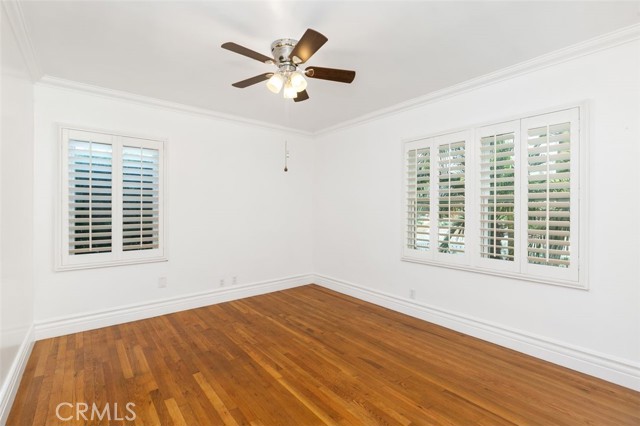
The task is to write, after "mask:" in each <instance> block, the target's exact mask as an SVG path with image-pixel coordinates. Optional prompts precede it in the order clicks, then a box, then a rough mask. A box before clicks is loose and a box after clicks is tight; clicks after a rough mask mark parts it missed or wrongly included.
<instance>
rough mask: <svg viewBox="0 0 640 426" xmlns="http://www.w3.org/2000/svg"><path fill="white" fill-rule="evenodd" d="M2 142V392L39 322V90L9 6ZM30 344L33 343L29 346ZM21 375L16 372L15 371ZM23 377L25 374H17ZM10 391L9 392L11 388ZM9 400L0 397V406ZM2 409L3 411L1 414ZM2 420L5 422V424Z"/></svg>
mask: <svg viewBox="0 0 640 426" xmlns="http://www.w3.org/2000/svg"><path fill="white" fill-rule="evenodd" d="M0 10H2V17H1V20H0V27H1V29H2V35H1V37H2V49H1V52H2V57H1V58H0V66H1V68H2V82H1V88H0V90H1V98H2V100H1V108H2V131H1V135H0V137H1V139H0V242H1V243H0V387H2V385H6V384H7V381H8V380H10V379H11V377H9V374H10V369H11V366H12V365H13V364H14V363H15V362H16V360H17V359H18V358H19V357H20V355H21V354H20V353H19V348H20V345H21V344H22V343H23V341H25V340H29V339H30V338H31V337H30V335H29V334H28V332H29V329H30V327H31V324H32V322H33V298H34V293H33V272H32V271H33V85H32V83H31V79H30V76H29V73H28V69H27V66H26V65H25V62H24V60H23V57H22V54H21V52H20V49H19V48H18V45H17V42H16V38H15V36H14V34H13V32H12V29H11V26H10V25H9V23H8V21H7V16H6V12H5V9H4V7H0ZM27 343H28V342H27ZM13 373H15V372H13ZM16 374H19V373H16ZM5 389H6V388H5ZM4 397H6V395H4V394H0V403H4V402H6V400H4ZM0 405H2V404H0ZM1 408H3V407H2V406H0V414H3V413H2V412H1V411H2V410H1ZM1 422H2V420H1V419H0V423H1Z"/></svg>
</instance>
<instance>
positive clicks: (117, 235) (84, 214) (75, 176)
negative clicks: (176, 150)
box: [55, 127, 166, 270]
mask: <svg viewBox="0 0 640 426" xmlns="http://www.w3.org/2000/svg"><path fill="white" fill-rule="evenodd" d="M60 136H61V150H60V154H61V156H60V160H61V161H60V166H61V168H60V169H61V176H60V178H61V179H60V192H61V197H60V199H61V202H60V203H59V204H58V205H59V206H60V211H59V213H60V218H61V223H60V226H59V227H57V229H56V239H57V240H58V242H59V247H60V249H59V250H56V254H55V267H56V269H57V270H66V269H81V268H92V267H102V266H112V265H121V264H131V263H146V262H160V261H165V260H166V257H165V255H164V253H165V251H164V250H165V246H164V241H163V240H164V238H163V232H164V230H163V222H164V207H163V206H164V199H163V195H162V194H163V193H162V191H163V171H164V163H163V161H164V143H163V142H162V141H157V140H151V139H139V138H132V137H126V136H117V135H113V134H107V133H103V132H91V131H87V130H80V129H74V128H68V127H61V128H60Z"/></svg>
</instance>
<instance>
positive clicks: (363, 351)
mask: <svg viewBox="0 0 640 426" xmlns="http://www.w3.org/2000/svg"><path fill="white" fill-rule="evenodd" d="M63 402H68V403H71V404H77V403H84V404H87V405H88V406H89V407H90V406H91V405H92V404H95V405H96V406H97V408H98V409H99V410H103V409H104V407H105V405H106V404H108V405H109V410H110V411H109V413H108V414H109V418H106V417H105V418H102V419H97V420H96V419H94V420H93V421H92V420H86V421H85V420H83V419H82V418H81V417H80V418H79V419H78V414H77V410H76V406H75V405H74V406H73V407H69V406H65V407H64V409H63V410H62V413H63V414H64V415H65V416H68V415H72V414H73V415H74V419H73V422H68V423H65V422H62V421H60V420H59V419H57V418H56V407H57V406H58V404H60V403H63ZM114 403H117V406H118V409H117V412H114V408H115V407H114ZM127 403H133V404H135V406H134V411H135V414H136V419H135V420H134V421H127V420H124V419H122V418H117V416H121V417H122V416H123V415H126V414H129V413H128V412H126V411H125V407H126V404H127ZM86 414H87V416H89V415H90V411H89V412H87V413H86ZM114 417H116V418H115V419H114ZM7 424H8V425H9V426H28V425H39V426H40V425H43V426H47V425H58V424H63V425H64V424H73V425H78V424H85V425H107V424H110V425H123V426H124V425H133V424H135V425H230V426H236V425H237V426H240V425H256V426H260V425H262V426H272V425H283V426H287V425H305V426H308V425H309V426H310V425H366V426H369V425H404V426H409V425H425V424H429V425H469V424H474V425H475V424H478V425H483V424H485V425H500V424H504V425H510V424H511V425H512V424H523V425H524V424H553V425H578V424H581V425H582V424H594V425H609V424H611V425H614V424H615V425H637V424H640V393H638V392H634V391H632V390H629V389H626V388H623V387H620V386H616V385H614V384H611V383H608V382H605V381H602V380H599V379H596V378H593V377H590V376H587V375H584V374H580V373H577V372H575V371H571V370H568V369H565V368H562V367H559V366H557V365H554V364H551V363H548V362H544V361H541V360H538V359H535V358H533V357H530V356H526V355H523V354H520V353H517V352H515V351H511V350H508V349H505V348H502V347H500V346H497V345H493V344H490V343H487V342H484V341H481V340H479V339H475V338H473V337H470V336H466V335H464V334H461V333H458V332H455V331H452V330H448V329H445V328H443V327H439V326H437V325H434V324H431V323H428V322H424V321H421V320H418V319H416V318H412V317H408V316H406V315H403V314H400V313H398V312H393V311H390V310H387V309H384V308H381V307H379V306H375V305H372V304H369V303H366V302H363V301H360V300H357V299H354V298H351V297H348V296H344V295H341V294H338V293H335V292H333V291H330V290H327V289H324V288H321V287H318V286H315V285H309V286H304V287H298V288H294V289H290V290H285V291H281V292H275V293H271V294H266V295H262V296H257V297H252V298H247V299H242V300H236V301H232V302H228V303H222V304H218V305H212V306H207V307H204V308H199V309H194V310H189V311H184V312H179V313H175V314H170V315H164V316H161V317H156V318H151V319H148V320H143V321H135V322H131V323H127V324H120V325H116V326H113V327H107V328H103V329H98V330H92V331H87V332H83V333H77V334H74V335H68V336H62V337H58V338H54V339H46V340H42V341H39V342H36V344H35V347H34V349H33V352H32V354H31V357H30V359H29V361H28V363H27V366H26V369H25V373H24V376H23V379H22V382H21V385H20V389H19V391H18V394H17V396H16V399H15V403H14V406H13V407H12V410H11V413H10V415H9V420H8V423H7Z"/></svg>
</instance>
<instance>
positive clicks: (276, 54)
mask: <svg viewBox="0 0 640 426" xmlns="http://www.w3.org/2000/svg"><path fill="white" fill-rule="evenodd" d="M296 44H298V40H294V39H292V38H281V39H278V40H276V41H274V42H273V43H271V54H272V55H273V59H274V60H275V62H276V66H277V67H278V69H279V70H280V71H285V72H286V71H288V72H292V71H295V70H296V64H295V63H294V62H293V58H290V55H291V52H292V51H293V48H294V47H296Z"/></svg>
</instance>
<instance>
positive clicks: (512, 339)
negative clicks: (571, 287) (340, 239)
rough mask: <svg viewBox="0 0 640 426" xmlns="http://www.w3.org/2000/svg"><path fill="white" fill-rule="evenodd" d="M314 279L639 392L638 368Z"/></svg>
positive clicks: (356, 287) (373, 292)
mask: <svg viewBox="0 0 640 426" xmlns="http://www.w3.org/2000/svg"><path fill="white" fill-rule="evenodd" d="M314 278H315V279H314V281H313V282H315V283H316V284H318V285H320V286H322V287H326V288H328V289H331V290H334V291H337V292H339V293H343V294H347V295H349V296H353V297H356V298H358V299H360V300H364V301H367V302H370V303H373V304H376V305H379V306H383V307H385V308H388V309H391V310H394V311H397V312H401V313H403V314H406V315H410V316H412V317H415V318H420V319H422V320H425V321H429V322H432V323H434V324H438V325H441V326H443V327H446V328H450V329H452V330H455V331H459V332H461V333H464V334H468V335H470V336H473V337H477V338H479V339H482V340H486V341H488V342H491V343H495V344H498V345H500V346H504V347H507V348H509V349H513V350H516V351H518V352H522V353H525V354H527V355H531V356H534V357H536V358H540V359H543V360H545V361H549V362H552V363H554V364H558V365H561V366H563V367H567V368H570V369H572V370H576V371H579V372H581V373H585V374H589V375H591V376H595V377H598V378H600V379H603V380H606V381H609V382H612V383H615V384H618V385H621V386H624V387H627V388H630V389H634V390H637V391H640V365H639V364H635V363H632V362H630V361H627V360H622V359H616V358H615V357H612V356H609V355H606V354H602V353H597V352H595V351H591V350H589V349H585V348H580V347H576V346H572V345H568V344H565V343H562V342H558V341H554V340H552V339H548V338H545V337H542V336H536V335H533V334H531V333H528V332H526V331H522V330H516V329H513V328H509V327H505V326H502V325H500V324H495V323H490V322H488V321H484V320H481V319H478V318H473V317H470V316H468V315H464V314H460V313H457V312H451V311H447V310H444V309H439V308H436V307H434V306H429V305H426V304H423V303H419V302H416V301H415V300H411V299H405V298H402V297H398V296H394V295H392V294H388V293H384V292H381V291H377V290H373V289H370V288H365V287H362V286H359V285H356V284H352V283H349V282H346V281H343V280H339V279H335V278H331V277H327V276H323V275H316V276H315V277H314Z"/></svg>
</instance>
